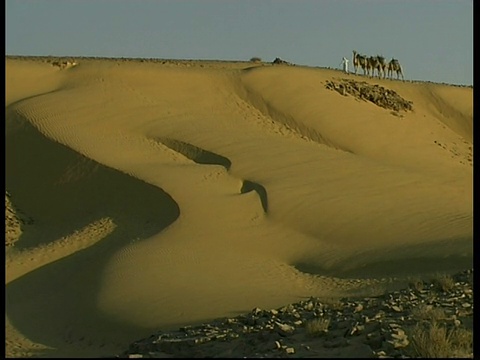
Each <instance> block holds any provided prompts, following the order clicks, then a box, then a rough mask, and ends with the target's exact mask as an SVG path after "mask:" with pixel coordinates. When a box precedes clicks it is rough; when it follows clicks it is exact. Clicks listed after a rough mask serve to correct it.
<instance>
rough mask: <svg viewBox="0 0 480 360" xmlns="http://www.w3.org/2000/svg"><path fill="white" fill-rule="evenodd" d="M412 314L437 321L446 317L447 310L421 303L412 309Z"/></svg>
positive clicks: (432, 321) (418, 318) (415, 316)
mask: <svg viewBox="0 0 480 360" xmlns="http://www.w3.org/2000/svg"><path fill="white" fill-rule="evenodd" d="M412 316H413V317H414V318H415V319H417V320H428V321H430V322H431V323H437V322H438V321H440V320H444V319H445V318H446V315H445V310H443V308H441V307H434V306H433V305H426V304H420V305H418V306H416V307H414V308H413V309H412Z"/></svg>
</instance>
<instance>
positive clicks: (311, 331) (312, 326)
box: [305, 318, 330, 336]
mask: <svg viewBox="0 0 480 360" xmlns="http://www.w3.org/2000/svg"><path fill="white" fill-rule="evenodd" d="M329 326H330V319H328V318H316V319H313V320H310V321H309V322H307V323H306V324H305V330H306V331H307V334H308V335H310V336H321V335H324V334H326V333H327V332H328V327H329Z"/></svg>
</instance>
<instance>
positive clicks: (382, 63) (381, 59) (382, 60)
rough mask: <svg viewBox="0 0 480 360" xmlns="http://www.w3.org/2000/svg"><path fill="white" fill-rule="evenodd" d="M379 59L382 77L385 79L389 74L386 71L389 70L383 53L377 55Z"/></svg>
mask: <svg viewBox="0 0 480 360" xmlns="http://www.w3.org/2000/svg"><path fill="white" fill-rule="evenodd" d="M377 59H378V66H379V70H380V73H381V77H382V78H384V79H385V76H386V75H387V74H386V72H385V71H386V70H387V62H386V61H385V58H384V57H383V56H382V55H377Z"/></svg>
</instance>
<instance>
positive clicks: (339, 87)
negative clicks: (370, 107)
mask: <svg viewBox="0 0 480 360" xmlns="http://www.w3.org/2000/svg"><path fill="white" fill-rule="evenodd" d="M325 87H326V88H327V89H330V90H334V91H337V92H338V93H339V94H341V95H344V96H348V95H351V96H353V97H355V98H357V99H360V100H364V101H370V102H372V103H374V104H375V105H377V106H380V107H382V108H385V109H391V110H394V111H395V112H398V111H401V110H402V111H411V110H412V109H413V106H412V102H411V101H408V100H405V99H404V98H402V97H401V96H400V95H398V94H397V93H396V92H395V91H393V90H390V89H386V88H384V87H383V86H380V85H376V84H375V85H371V84H368V83H367V82H365V81H355V80H349V79H339V80H337V81H327V83H326V85H325Z"/></svg>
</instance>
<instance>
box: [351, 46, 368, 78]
mask: <svg viewBox="0 0 480 360" xmlns="http://www.w3.org/2000/svg"><path fill="white" fill-rule="evenodd" d="M358 66H360V67H361V68H362V69H363V75H365V74H367V57H366V56H364V55H360V54H359V53H357V52H356V51H355V50H353V68H354V69H355V75H357V70H358Z"/></svg>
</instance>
